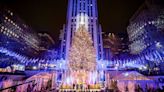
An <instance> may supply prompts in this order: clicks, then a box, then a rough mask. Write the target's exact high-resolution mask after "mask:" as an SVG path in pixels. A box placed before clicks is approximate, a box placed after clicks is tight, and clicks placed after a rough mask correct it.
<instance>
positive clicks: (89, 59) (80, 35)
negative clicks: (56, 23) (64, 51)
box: [68, 25, 96, 71]
mask: <svg viewBox="0 0 164 92" xmlns="http://www.w3.org/2000/svg"><path fill="white" fill-rule="evenodd" d="M68 59H69V63H68V66H69V69H70V70H73V71H79V70H83V71H94V70H95V69H96V52H95V48H94V46H93V41H92V38H91V36H90V34H89V32H88V31H87V30H86V28H85V26H83V25H82V26H80V27H79V28H78V30H77V31H76V32H75V33H74V36H73V38H72V44H71V48H70V51H69V58H68Z"/></svg>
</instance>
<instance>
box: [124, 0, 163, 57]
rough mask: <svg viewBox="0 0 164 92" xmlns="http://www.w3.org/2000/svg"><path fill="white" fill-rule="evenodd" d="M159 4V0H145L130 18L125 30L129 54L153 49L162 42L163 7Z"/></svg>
mask: <svg viewBox="0 0 164 92" xmlns="http://www.w3.org/2000/svg"><path fill="white" fill-rule="evenodd" d="M161 1H162V0H161ZM160 4H162V3H160V0H146V1H145V3H144V4H143V5H142V6H141V7H140V8H139V9H138V10H137V12H136V13H135V14H134V15H133V17H132V18H131V19H130V24H129V26H128V27H127V32H128V36H129V41H130V44H129V49H130V52H131V54H140V53H142V52H147V51H153V50H156V49H157V47H158V46H159V45H162V44H163V41H162V39H163V37H164V35H163V34H164V33H163V29H164V26H163V24H164V18H163V17H162V16H163V14H164V13H163V9H164V8H163V6H162V5H160Z"/></svg>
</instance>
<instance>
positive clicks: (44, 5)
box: [0, 0, 144, 41]
mask: <svg viewBox="0 0 164 92" xmlns="http://www.w3.org/2000/svg"><path fill="white" fill-rule="evenodd" d="M68 1H69V0H3V1H2V0H1V1H0V3H1V4H2V5H5V6H7V7H8V8H9V9H11V10H13V11H14V12H15V13H16V14H17V15H19V17H20V18H21V19H23V20H24V21H25V22H26V24H27V25H29V26H31V27H32V28H33V29H34V30H36V31H42V32H44V31H45V32H48V33H50V34H51V36H52V37H53V38H54V39H55V41H57V40H58V38H59V33H60V29H61V28H62V26H63V24H65V23H66V12H67V2H68ZM143 2H144V0H98V12H99V22H100V24H101V25H102V29H103V32H113V33H126V27H127V25H128V22H129V19H130V17H131V16H132V15H133V14H134V13H135V11H136V10H137V9H138V8H139V6H140V5H141V4H142V3H143Z"/></svg>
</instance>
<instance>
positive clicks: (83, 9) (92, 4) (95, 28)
mask: <svg viewBox="0 0 164 92" xmlns="http://www.w3.org/2000/svg"><path fill="white" fill-rule="evenodd" d="M80 25H84V26H85V27H86V29H87V30H88V31H89V33H90V34H91V36H92V40H93V44H94V47H95V49H96V56H97V60H100V59H103V43H102V35H101V33H102V32H101V31H102V30H101V25H100V24H99V22H98V10H97V0H69V2H68V10H67V22H66V25H64V26H63V29H62V30H61V31H62V32H61V37H60V38H61V58H63V59H65V60H67V58H68V54H69V49H70V46H71V41H72V37H73V36H74V32H75V31H76V30H77V28H78V27H79V26H80Z"/></svg>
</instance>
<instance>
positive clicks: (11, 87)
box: [0, 80, 35, 92]
mask: <svg viewBox="0 0 164 92" xmlns="http://www.w3.org/2000/svg"><path fill="white" fill-rule="evenodd" d="M33 82H35V80H32V81H28V82H25V83H21V84H17V85H14V86H10V87H7V88H2V89H0V92H1V91H4V90H7V89H13V88H16V87H18V86H21V85H24V84H28V83H33Z"/></svg>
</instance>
